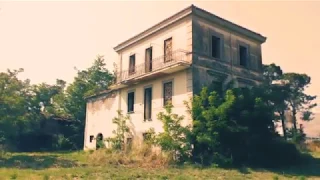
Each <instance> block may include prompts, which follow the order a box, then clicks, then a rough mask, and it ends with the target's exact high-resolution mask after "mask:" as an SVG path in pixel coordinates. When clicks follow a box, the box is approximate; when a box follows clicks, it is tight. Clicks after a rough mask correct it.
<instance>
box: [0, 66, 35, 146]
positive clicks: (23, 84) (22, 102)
mask: <svg viewBox="0 0 320 180" xmlns="http://www.w3.org/2000/svg"><path fill="white" fill-rule="evenodd" d="M21 72H23V69H19V70H13V71H11V70H8V71H7V72H6V73H5V72H2V73H0V127H1V128H0V144H4V145H6V146H9V147H12V148H15V145H16V144H18V143H19V138H18V137H19V135H20V134H22V133H24V132H27V131H30V130H32V127H31V126H30V121H29V120H30V119H33V118H35V116H34V115H35V112H34V111H33V109H35V108H34V107H33V104H32V103H31V102H32V101H31V100H32V96H33V93H32V91H31V88H30V81H29V80H25V81H22V80H19V79H18V77H17V76H18V75H19V74H20V73H21Z"/></svg>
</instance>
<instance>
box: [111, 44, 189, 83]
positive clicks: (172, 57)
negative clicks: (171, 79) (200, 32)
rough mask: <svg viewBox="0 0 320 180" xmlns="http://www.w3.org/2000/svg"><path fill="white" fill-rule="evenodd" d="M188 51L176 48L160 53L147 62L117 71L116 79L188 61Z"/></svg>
mask: <svg viewBox="0 0 320 180" xmlns="http://www.w3.org/2000/svg"><path fill="white" fill-rule="evenodd" d="M189 54H190V52H187V51H184V50H176V51H172V52H171V53H167V54H166V55H162V56H160V57H157V58H153V59H152V60H151V61H150V62H148V63H142V64H139V65H137V66H133V67H129V69H128V70H124V71H122V72H119V73H117V75H116V81H117V82H118V83H119V82H122V81H125V80H129V79H131V78H135V77H139V76H142V75H145V74H148V73H151V72H154V71H158V70H161V69H163V68H166V67H169V66H172V65H175V64H177V63H190V61H189V60H188V55H189Z"/></svg>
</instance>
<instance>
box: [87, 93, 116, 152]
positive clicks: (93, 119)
mask: <svg viewBox="0 0 320 180" xmlns="http://www.w3.org/2000/svg"><path fill="white" fill-rule="evenodd" d="M118 102H119V93H118V92H113V93H111V94H107V95H104V96H101V97H98V98H94V99H91V100H89V101H88V102H87V110H86V127H85V138H84V149H85V150H86V149H95V148H96V140H93V141H92V142H90V136H91V135H93V136H94V138H96V137H97V135H98V134H99V133H101V134H102V135H103V138H106V137H110V136H112V130H113V129H115V128H116V126H115V125H114V124H113V123H112V119H113V118H114V117H116V116H117V110H118V107H119V106H118Z"/></svg>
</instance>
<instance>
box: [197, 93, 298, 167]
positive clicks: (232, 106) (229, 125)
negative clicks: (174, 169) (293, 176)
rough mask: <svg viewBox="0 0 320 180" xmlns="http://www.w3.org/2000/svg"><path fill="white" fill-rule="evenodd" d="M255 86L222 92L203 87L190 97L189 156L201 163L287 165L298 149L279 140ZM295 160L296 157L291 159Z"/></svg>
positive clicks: (272, 118) (291, 161)
mask: <svg viewBox="0 0 320 180" xmlns="http://www.w3.org/2000/svg"><path fill="white" fill-rule="evenodd" d="M267 102H268V99H267V97H266V96H264V91H263V90H262V89H259V88H252V89H250V90H249V89H246V88H243V89H232V90H228V91H226V93H225V95H224V96H220V95H219V94H218V93H217V92H215V91H213V92H208V90H207V88H204V89H203V90H202V91H201V93H200V95H196V96H195V97H194V98H193V102H192V108H191V113H192V117H193V119H194V121H193V122H194V123H193V124H194V126H193V129H192V135H193V136H192V144H194V148H193V152H192V155H193V160H194V161H195V162H199V163H201V164H203V165H211V164H218V165H220V166H227V165H242V164H251V165H257V166H272V165H291V164H292V163H295V162H297V161H298V160H297V159H298V157H299V155H300V154H299V151H298V150H297V149H296V148H295V147H294V145H293V144H290V143H287V142H284V141H279V140H278V139H279V135H278V134H277V133H276V132H275V128H274V122H273V120H274V113H273V109H272V107H271V106H270V105H269V104H268V103H267ZM295 160H297V161H295Z"/></svg>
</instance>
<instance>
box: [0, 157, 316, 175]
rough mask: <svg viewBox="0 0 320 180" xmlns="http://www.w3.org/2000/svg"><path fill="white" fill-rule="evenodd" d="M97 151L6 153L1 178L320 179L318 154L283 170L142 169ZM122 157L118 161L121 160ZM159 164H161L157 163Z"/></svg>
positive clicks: (133, 162) (138, 163) (1, 161)
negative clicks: (304, 162) (306, 161)
mask: <svg viewBox="0 0 320 180" xmlns="http://www.w3.org/2000/svg"><path fill="white" fill-rule="evenodd" d="M105 154H106V152H105V151H101V152H82V151H79V152H60V153H6V154H4V155H1V156H0V180H2V179H27V180H33V179H35V180H37V179H55V180H56V179H180V180H182V179H239V180H240V179H241V180H242V179H261V180H268V179H301V180H302V179H320V159H319V160H318V159H317V158H320V154H314V157H315V159H314V160H312V162H310V164H309V165H304V166H301V167H291V168H287V169H278V170H272V169H268V170H266V169H250V168H240V169H222V168H195V167H191V166H185V167H180V168H173V167H163V166H162V167H161V166H159V167H157V166H143V164H144V163H145V162H146V161H148V163H149V164H150V163H153V164H156V163H158V161H157V162H155V161H154V162H153V161H152V159H149V160H146V159H140V161H138V160H137V159H128V158H127V159H124V157H123V156H122V155H108V156H106V155H105ZM121 158H122V159H121ZM160 164H161V163H160Z"/></svg>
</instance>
